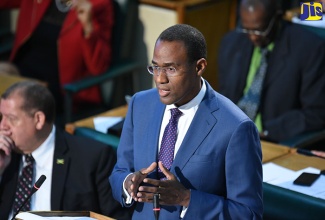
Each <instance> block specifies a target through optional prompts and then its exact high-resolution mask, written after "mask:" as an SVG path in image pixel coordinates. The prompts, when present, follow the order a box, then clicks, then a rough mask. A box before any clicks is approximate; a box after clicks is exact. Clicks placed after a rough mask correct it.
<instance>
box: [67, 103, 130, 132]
mask: <svg viewBox="0 0 325 220" xmlns="http://www.w3.org/2000/svg"><path fill="white" fill-rule="evenodd" d="M127 110H128V107H127V105H123V106H121V107H118V108H114V109H112V110H109V111H106V112H103V113H101V114H98V115H94V116H91V117H89V118H85V119H82V120H79V121H76V122H72V123H68V124H66V125H65V130H66V131H67V132H69V133H70V134H73V133H74V129H75V128H76V127H88V128H94V127H95V126H94V118H95V117H100V116H108V117H125V116H126V112H127Z"/></svg>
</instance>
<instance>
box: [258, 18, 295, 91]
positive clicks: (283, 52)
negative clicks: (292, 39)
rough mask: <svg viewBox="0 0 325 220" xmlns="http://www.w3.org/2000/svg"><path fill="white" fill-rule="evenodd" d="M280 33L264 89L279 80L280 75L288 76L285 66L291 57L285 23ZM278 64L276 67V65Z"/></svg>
mask: <svg viewBox="0 0 325 220" xmlns="http://www.w3.org/2000/svg"><path fill="white" fill-rule="evenodd" d="M280 25H281V27H280V28H279V33H278V34H277V37H276V39H275V41H274V42H275V43H274V49H273V52H272V53H271V54H270V57H269V65H268V66H269V68H268V71H267V73H266V76H265V82H264V88H266V87H267V86H268V85H269V84H270V83H272V82H273V81H274V80H276V79H277V78H278V74H281V73H283V74H286V73H285V71H283V70H284V69H285V64H286V57H287V56H289V42H288V41H289V39H288V35H287V34H286V33H285V32H284V31H283V30H284V26H285V25H286V24H285V23H281V24H280ZM274 63H276V65H274Z"/></svg>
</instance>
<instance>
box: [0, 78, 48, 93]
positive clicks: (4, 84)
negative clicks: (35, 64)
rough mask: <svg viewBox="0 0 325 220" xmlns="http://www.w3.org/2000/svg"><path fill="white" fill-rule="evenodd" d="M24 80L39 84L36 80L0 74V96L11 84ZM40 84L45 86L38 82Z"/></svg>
mask: <svg viewBox="0 0 325 220" xmlns="http://www.w3.org/2000/svg"><path fill="white" fill-rule="evenodd" d="M25 80H34V81H37V82H40V81H38V80H36V79H31V78H26V77H21V76H11V75H4V74H0V95H1V94H2V93H4V92H5V91H6V89H8V88H9V87H10V86H11V85H12V84H14V83H16V82H20V81H25ZM40 83H42V84H44V85H46V83H44V82H40Z"/></svg>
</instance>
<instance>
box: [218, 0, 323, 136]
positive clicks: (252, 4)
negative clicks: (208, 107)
mask: <svg viewBox="0 0 325 220" xmlns="http://www.w3.org/2000/svg"><path fill="white" fill-rule="evenodd" d="M240 16H241V25H242V26H241V27H240V28H237V30H234V31H231V32H229V33H228V34H226V36H225V37H224V38H223V40H222V42H221V44H220V45H221V47H220V50H219V55H218V56H219V57H218V66H219V71H218V73H219V85H220V87H219V89H220V93H221V94H223V95H225V96H226V97H228V98H229V99H231V100H232V101H233V102H234V103H236V104H237V105H238V106H239V107H240V108H241V109H242V110H243V111H244V112H245V113H246V114H247V115H248V116H249V117H250V118H251V119H252V120H253V121H254V122H255V124H256V126H257V128H258V130H259V132H260V136H261V138H263V139H266V140H269V141H273V142H281V141H285V140H287V139H290V138H293V137H295V136H297V135H300V134H303V133H306V132H309V131H315V130H316V131H317V130H321V129H324V128H325V102H324V97H325V86H324V85H325V74H324V73H325V65H324V64H325V42H324V40H322V39H321V38H320V37H318V36H316V35H314V34H313V33H310V32H309V31H307V30H305V29H304V28H303V27H301V26H300V25H296V24H292V23H291V22H286V21H284V20H282V19H281V14H279V13H278V10H277V8H276V4H275V1H273V0H242V1H241V5H240ZM263 51H264V52H265V53H264V54H265V57H264V59H262V57H263ZM262 60H263V62H262ZM262 63H263V67H264V68H260V67H262ZM263 69H264V70H263ZM262 70H263V71H262Z"/></svg>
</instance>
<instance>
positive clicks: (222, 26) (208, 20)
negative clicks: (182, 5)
mask: <svg viewBox="0 0 325 220" xmlns="http://www.w3.org/2000/svg"><path fill="white" fill-rule="evenodd" d="M230 12H231V4H230V1H228V0H219V1H213V2H210V3H204V4H200V5H197V6H195V7H194V6H193V7H188V8H187V10H186V14H185V19H184V23H186V24H189V25H192V26H194V27H196V28H197V29H198V30H200V31H201V32H202V34H203V35H204V36H205V39H206V42H207V47H208V59H207V60H208V67H207V70H206V72H205V73H204V74H203V77H204V78H205V79H206V80H207V81H208V82H209V83H210V85H211V86H212V87H213V88H214V89H215V90H218V66H217V52H218V49H219V45H220V41H221V38H222V37H223V36H224V34H225V33H227V32H228V31H229V22H230V19H229V17H230Z"/></svg>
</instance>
